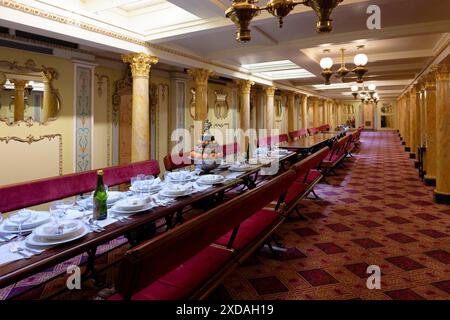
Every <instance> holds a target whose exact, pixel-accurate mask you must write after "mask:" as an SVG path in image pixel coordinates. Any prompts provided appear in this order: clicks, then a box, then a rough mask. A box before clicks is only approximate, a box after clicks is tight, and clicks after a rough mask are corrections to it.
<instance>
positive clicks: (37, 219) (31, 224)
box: [5, 209, 51, 230]
mask: <svg viewBox="0 0 450 320" xmlns="http://www.w3.org/2000/svg"><path fill="white" fill-rule="evenodd" d="M25 210H27V211H30V217H29V218H28V219H27V220H26V221H24V223H23V224H22V229H33V228H36V227H38V226H40V225H42V224H44V223H46V222H47V221H48V220H49V219H50V217H51V216H50V212H47V211H33V210H28V209H25ZM14 217H15V215H12V216H11V217H10V218H9V219H6V221H5V226H8V227H9V228H8V229H11V230H13V229H17V226H18V221H15V218H14Z"/></svg>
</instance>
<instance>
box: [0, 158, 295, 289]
mask: <svg viewBox="0 0 450 320" xmlns="http://www.w3.org/2000/svg"><path fill="white" fill-rule="evenodd" d="M294 155H295V153H293V154H288V155H286V156H283V157H281V158H279V159H278V160H279V161H280V163H281V162H284V161H289V160H290V159H292V157H293V156H294ZM264 166H267V165H263V164H259V165H255V166H254V167H253V168H251V169H250V170H248V171H245V172H242V173H240V174H239V175H237V176H236V178H233V179H230V180H227V181H226V182H224V183H222V184H219V185H216V186H214V187H212V188H211V189H207V190H206V191H202V192H198V193H194V194H192V195H189V196H185V197H181V198H179V199H177V200H176V201H174V202H173V203H171V204H170V205H168V206H166V207H157V208H153V209H151V210H149V211H146V212H142V213H138V214H135V215H132V216H131V218H132V220H130V221H125V222H115V223H113V224H110V225H108V226H106V227H105V229H106V230H105V231H103V232H101V233H95V232H91V233H89V234H87V235H86V236H85V237H83V238H81V239H79V240H76V241H73V242H70V243H68V244H64V245H60V246H56V247H53V248H50V249H47V250H45V251H44V252H42V253H41V254H40V255H35V256H32V257H31V258H30V259H21V260H17V261H13V262H10V263H8V264H4V265H2V266H1V267H0V288H4V287H6V286H8V285H11V284H13V283H16V282H18V281H20V280H23V279H25V278H27V277H29V276H32V275H34V274H36V273H38V272H40V271H43V270H45V269H47V268H49V267H51V266H54V265H56V264H59V263H62V262H64V261H66V260H68V259H70V258H73V257H75V256H77V255H80V254H83V253H85V252H87V253H88V266H89V265H91V267H92V268H93V263H94V260H95V257H96V250H97V247H98V246H100V245H102V244H105V243H107V242H109V241H112V240H114V239H116V238H118V237H120V236H123V235H126V234H127V233H130V232H132V231H134V230H137V229H139V228H141V227H142V226H143V225H146V224H149V223H154V222H156V221H157V220H159V219H161V218H165V219H166V223H167V227H168V229H170V228H172V227H173V225H172V224H171V223H172V222H173V217H174V216H175V215H177V214H180V213H181V214H182V212H183V210H184V209H185V208H187V207H189V206H192V205H193V204H195V203H199V202H201V201H203V200H206V199H211V198H216V199H218V201H221V200H223V196H224V194H225V192H226V191H228V190H230V189H233V188H235V187H236V186H238V185H241V184H244V185H245V186H246V187H247V188H249V189H251V188H254V187H255V180H256V176H257V174H258V172H259V171H260V170H261V168H263V167H264ZM226 171H228V170H223V171H222V173H223V174H224V176H227V172H226ZM229 173H230V172H229V171H228V174H229ZM252 176H255V177H254V178H252ZM90 271H92V272H95V271H94V270H90Z"/></svg>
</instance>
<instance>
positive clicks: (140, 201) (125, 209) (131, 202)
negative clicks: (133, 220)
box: [111, 197, 153, 214]
mask: <svg viewBox="0 0 450 320" xmlns="http://www.w3.org/2000/svg"><path fill="white" fill-rule="evenodd" d="M151 208H153V204H152V203H151V202H150V201H149V198H135V197H131V198H127V199H124V200H120V201H118V202H117V203H116V204H114V206H113V207H112V208H111V210H112V211H114V212H115V213H121V214H131V213H137V212H143V211H147V210H150V209H151Z"/></svg>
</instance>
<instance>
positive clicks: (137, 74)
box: [122, 53, 158, 162]
mask: <svg viewBox="0 0 450 320" xmlns="http://www.w3.org/2000/svg"><path fill="white" fill-rule="evenodd" d="M122 59H123V62H125V63H129V64H130V68H131V74H132V76H133V97H132V125H131V161H132V162H138V161H145V160H148V159H149V158H150V101H149V78H150V69H151V66H152V65H153V64H156V63H158V58H156V57H153V56H150V55H148V54H145V53H130V54H127V55H123V56H122Z"/></svg>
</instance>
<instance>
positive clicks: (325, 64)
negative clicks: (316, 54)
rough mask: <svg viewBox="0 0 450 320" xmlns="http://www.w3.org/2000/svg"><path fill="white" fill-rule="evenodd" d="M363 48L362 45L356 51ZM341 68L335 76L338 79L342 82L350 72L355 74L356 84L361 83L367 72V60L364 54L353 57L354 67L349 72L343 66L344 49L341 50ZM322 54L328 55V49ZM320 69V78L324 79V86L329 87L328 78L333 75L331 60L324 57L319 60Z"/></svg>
mask: <svg viewBox="0 0 450 320" xmlns="http://www.w3.org/2000/svg"><path fill="white" fill-rule="evenodd" d="M361 48H364V45H361V46H358V47H357V49H358V50H359V49H361ZM340 51H341V67H340V68H339V69H338V70H337V71H336V73H337V76H338V77H340V78H341V79H342V81H343V82H344V78H345V76H347V74H349V73H350V72H353V73H355V74H356V77H357V80H356V82H357V83H363V82H364V79H363V77H364V75H365V74H366V72H367V71H368V69H367V68H366V67H365V66H366V65H367V62H368V61H369V58H367V55H365V54H364V53H359V54H357V55H356V56H355V58H354V63H355V65H356V67H355V68H353V69H352V70H349V69H348V68H347V67H346V66H345V59H344V52H345V49H344V48H341V49H340ZM323 52H324V53H329V52H330V49H325V50H323ZM320 67H321V68H322V76H323V77H324V78H325V84H326V85H329V84H330V78H331V76H332V75H333V73H334V72H333V70H332V69H331V68H332V67H333V60H332V59H331V58H330V57H325V58H322V59H321V60H320Z"/></svg>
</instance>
